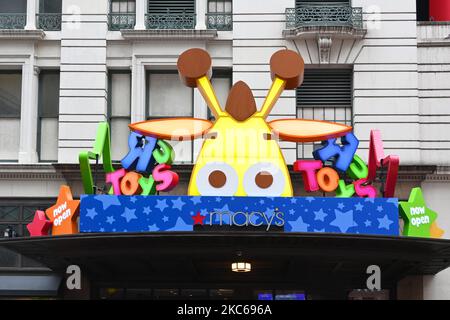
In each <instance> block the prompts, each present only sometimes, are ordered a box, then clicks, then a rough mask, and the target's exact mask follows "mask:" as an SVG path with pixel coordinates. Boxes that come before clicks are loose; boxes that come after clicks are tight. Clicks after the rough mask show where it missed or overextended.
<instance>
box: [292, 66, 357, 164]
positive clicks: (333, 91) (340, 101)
mask: <svg viewBox="0 0 450 320" xmlns="http://www.w3.org/2000/svg"><path fill="white" fill-rule="evenodd" d="M352 78H353V71H352V69H305V75H304V79H303V84H302V85H301V86H300V87H299V88H297V90H296V99H297V118H301V119H313V120H325V121H331V122H337V123H342V124H346V125H352ZM318 147H320V143H299V144H298V146H297V158H298V159H308V158H312V152H313V151H314V150H315V149H316V148H318Z"/></svg>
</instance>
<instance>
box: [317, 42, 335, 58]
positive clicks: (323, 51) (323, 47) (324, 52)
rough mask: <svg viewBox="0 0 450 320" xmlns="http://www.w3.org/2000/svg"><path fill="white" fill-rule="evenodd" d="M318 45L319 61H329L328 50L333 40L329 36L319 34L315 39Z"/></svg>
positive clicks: (329, 50)
mask: <svg viewBox="0 0 450 320" xmlns="http://www.w3.org/2000/svg"><path fill="white" fill-rule="evenodd" d="M317 44H318V46H319V58H320V63H330V52H331V46H332V44H333V41H332V40H331V37H330V36H319V37H318V39H317Z"/></svg>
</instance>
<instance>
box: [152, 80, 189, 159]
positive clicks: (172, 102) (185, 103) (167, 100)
mask: <svg viewBox="0 0 450 320" xmlns="http://www.w3.org/2000/svg"><path fill="white" fill-rule="evenodd" d="M147 86H148V90H147V112H148V118H167V117H192V116H193V106H194V103H193V101H194V91H193V89H192V88H188V87H186V86H185V85H184V84H183V83H182V82H181V81H180V79H179V77H178V73H177V72H176V71H157V72H153V71H152V72H149V73H148V77H147ZM170 144H171V145H172V146H173V148H174V151H175V162H176V163H192V161H193V159H192V148H193V146H192V141H183V142H176V141H170Z"/></svg>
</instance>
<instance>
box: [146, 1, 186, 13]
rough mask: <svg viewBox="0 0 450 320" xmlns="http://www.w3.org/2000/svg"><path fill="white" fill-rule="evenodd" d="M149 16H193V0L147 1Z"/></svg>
mask: <svg viewBox="0 0 450 320" xmlns="http://www.w3.org/2000/svg"><path fill="white" fill-rule="evenodd" d="M148 13H149V14H166V13H171V14H183V13H186V14H195V0H175V1H173V0H172V1H167V0H149V1H148Z"/></svg>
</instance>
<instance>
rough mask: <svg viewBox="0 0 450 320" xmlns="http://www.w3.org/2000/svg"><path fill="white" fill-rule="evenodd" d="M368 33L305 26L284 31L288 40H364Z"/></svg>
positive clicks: (343, 27)
mask: <svg viewBox="0 0 450 320" xmlns="http://www.w3.org/2000/svg"><path fill="white" fill-rule="evenodd" d="M366 33H367V30H366V29H357V28H353V27H345V26H342V27H333V26H305V27H297V28H294V29H285V30H283V36H284V37H285V38H286V39H300V38H314V37H316V36H333V37H336V38H352V39H361V38H364V36H365V35H366Z"/></svg>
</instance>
